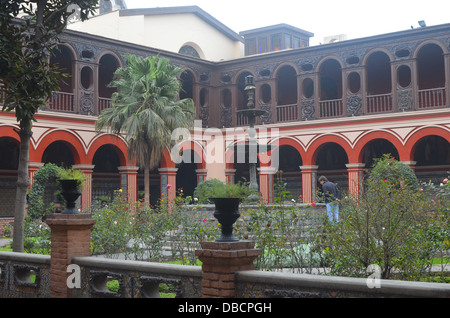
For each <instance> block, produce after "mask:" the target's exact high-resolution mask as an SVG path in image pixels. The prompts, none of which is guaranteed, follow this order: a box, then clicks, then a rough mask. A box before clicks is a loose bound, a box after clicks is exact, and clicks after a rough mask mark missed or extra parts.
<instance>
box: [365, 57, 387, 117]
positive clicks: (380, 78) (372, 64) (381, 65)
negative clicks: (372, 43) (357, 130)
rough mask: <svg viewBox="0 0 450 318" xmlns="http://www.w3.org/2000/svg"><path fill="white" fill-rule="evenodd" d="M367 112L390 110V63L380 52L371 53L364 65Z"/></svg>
mask: <svg viewBox="0 0 450 318" xmlns="http://www.w3.org/2000/svg"><path fill="white" fill-rule="evenodd" d="M366 70H367V112H368V113H380V112H387V111H391V110H392V79H391V61H390V58H389V56H388V55H387V54H386V53H384V52H381V51H377V52H374V53H372V54H371V55H370V56H369V57H368V59H367V64H366Z"/></svg>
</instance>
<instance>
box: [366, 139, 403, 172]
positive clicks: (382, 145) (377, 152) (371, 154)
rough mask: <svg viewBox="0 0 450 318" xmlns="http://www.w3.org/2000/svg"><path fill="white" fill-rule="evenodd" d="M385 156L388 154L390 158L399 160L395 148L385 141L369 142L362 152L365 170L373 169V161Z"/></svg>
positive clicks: (375, 140)
mask: <svg viewBox="0 0 450 318" xmlns="http://www.w3.org/2000/svg"><path fill="white" fill-rule="evenodd" d="M385 154H390V155H391V157H393V158H395V159H396V160H399V159H400V157H399V154H398V150H397V149H396V148H395V146H394V145H393V144H392V143H391V142H390V141H388V140H386V139H374V140H371V141H369V142H368V143H367V144H366V145H365V146H364V151H363V162H364V163H365V168H371V167H373V165H374V163H375V161H374V160H375V159H377V158H381V157H382V156H383V155H385Z"/></svg>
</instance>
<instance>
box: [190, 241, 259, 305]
mask: <svg viewBox="0 0 450 318" xmlns="http://www.w3.org/2000/svg"><path fill="white" fill-rule="evenodd" d="M201 247H202V249H200V250H196V251H195V254H196V255H197V257H198V258H199V260H200V261H201V262H202V272H203V275H202V294H203V297H204V298H213V297H217V298H234V297H236V280H235V276H236V275H235V274H236V272H238V271H243V270H254V269H255V266H254V264H253V261H254V260H255V259H256V258H257V257H258V256H259V255H260V254H261V250H258V249H255V248H254V247H255V242H250V241H237V242H203V243H202V244H201Z"/></svg>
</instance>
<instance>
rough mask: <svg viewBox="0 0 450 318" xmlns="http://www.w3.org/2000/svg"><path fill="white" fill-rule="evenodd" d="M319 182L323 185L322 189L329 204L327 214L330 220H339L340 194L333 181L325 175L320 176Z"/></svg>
mask: <svg viewBox="0 0 450 318" xmlns="http://www.w3.org/2000/svg"><path fill="white" fill-rule="evenodd" d="M319 183H320V184H321V185H322V191H323V194H324V198H325V203H326V205H327V214H328V218H329V220H330V221H333V219H334V220H335V221H336V222H337V221H339V199H340V194H339V191H338V189H337V187H336V185H335V184H334V183H333V182H330V181H328V179H327V178H326V177H325V176H320V177H319Z"/></svg>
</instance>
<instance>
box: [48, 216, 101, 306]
mask: <svg viewBox="0 0 450 318" xmlns="http://www.w3.org/2000/svg"><path fill="white" fill-rule="evenodd" d="M45 222H46V223H47V224H48V226H49V227H50V230H51V235H50V240H51V260H50V296H51V297H52V298H68V297H72V290H71V289H69V288H68V286H67V278H68V276H69V275H70V274H71V273H70V272H69V273H68V272H67V267H68V266H69V265H70V264H71V263H72V258H74V257H76V256H91V228H92V226H93V225H94V224H95V220H94V219H92V217H91V215H90V214H51V215H49V216H48V218H47V220H46V221H45Z"/></svg>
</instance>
